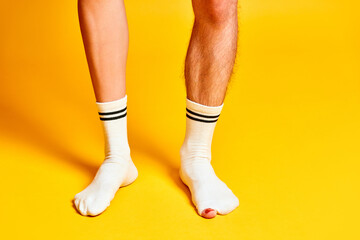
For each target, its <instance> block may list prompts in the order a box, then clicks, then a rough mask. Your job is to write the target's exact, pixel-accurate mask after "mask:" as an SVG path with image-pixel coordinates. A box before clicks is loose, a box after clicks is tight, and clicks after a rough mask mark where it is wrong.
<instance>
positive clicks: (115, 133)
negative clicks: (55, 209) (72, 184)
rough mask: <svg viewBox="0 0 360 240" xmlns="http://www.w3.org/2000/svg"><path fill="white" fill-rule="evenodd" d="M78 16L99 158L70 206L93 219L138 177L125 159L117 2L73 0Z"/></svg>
mask: <svg viewBox="0 0 360 240" xmlns="http://www.w3.org/2000/svg"><path fill="white" fill-rule="evenodd" d="M78 13H79V21H80V28H81V33H82V37H83V42H84V47H85V52H86V58H87V62H88V66H89V70H90V75H91V80H92V84H93V88H94V93H95V97H96V104H97V107H98V111H99V114H100V115H99V117H100V120H101V122H102V126H103V131H104V135H105V160H104V162H103V163H102V165H101V166H100V168H99V169H98V171H97V173H96V176H95V177H94V179H93V181H92V182H91V184H90V185H89V186H88V187H87V188H85V189H84V190H83V191H81V192H80V193H78V194H76V195H75V197H74V203H75V206H76V208H77V210H78V211H79V212H80V213H81V214H82V215H91V216H96V215H98V214H100V213H102V212H103V211H105V209H106V208H107V207H108V206H109V205H110V201H111V200H112V199H113V198H114V196H115V193H116V192H117V191H118V189H119V188H120V187H123V186H126V185H129V184H131V183H132V182H133V181H135V179H136V178H137V174H138V173H137V169H136V167H135V165H134V164H133V162H132V160H131V156H130V148H129V144H128V139H127V118H126V114H124V113H126V103H127V96H126V88H125V87H126V86H125V83H126V82H125V70H126V59H127V52H128V41H129V40H128V26H127V19H126V13H125V6H124V1H123V0H101V1H99V0H79V1H78ZM117 113H120V114H117ZM109 117H110V118H112V119H111V120H108V118H109ZM103 118H105V120H103Z"/></svg>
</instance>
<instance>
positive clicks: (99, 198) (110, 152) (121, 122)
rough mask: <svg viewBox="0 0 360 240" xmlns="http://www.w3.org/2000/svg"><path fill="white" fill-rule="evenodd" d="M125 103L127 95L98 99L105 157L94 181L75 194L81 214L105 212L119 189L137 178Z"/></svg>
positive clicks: (75, 201)
mask: <svg viewBox="0 0 360 240" xmlns="http://www.w3.org/2000/svg"><path fill="white" fill-rule="evenodd" d="M126 105H127V95H125V97H123V98H121V99H118V100H115V101H111V102H96V106H97V108H98V112H99V117H100V120H101V124H102V129H103V132H104V136H105V159H104V161H103V163H102V165H101V166H100V168H99V169H98V171H97V173H96V175H95V177H94V179H93V181H92V182H91V184H90V185H89V186H88V187H87V188H85V189H84V190H83V191H82V192H80V193H78V194H76V195H75V198H74V203H75V206H76V208H77V210H78V211H79V212H80V213H81V214H82V215H91V216H95V215H98V214H100V213H102V212H103V211H104V210H105V209H106V208H107V207H108V206H109V205H110V201H111V200H112V199H113V198H114V196H115V193H116V192H117V190H118V189H119V188H120V187H122V186H126V185H129V184H131V183H132V182H133V181H135V179H136V178H137V175H138V172H137V169H136V167H135V165H134V163H133V162H132V160H131V157H130V148H129V143H128V138H127V117H126V115H127V107H126Z"/></svg>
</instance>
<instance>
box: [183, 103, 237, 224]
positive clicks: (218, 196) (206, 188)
mask: <svg viewBox="0 0 360 240" xmlns="http://www.w3.org/2000/svg"><path fill="white" fill-rule="evenodd" d="M222 108H223V104H222V105H220V106H216V107H210V106H206V105H202V104H199V103H196V102H193V101H191V100H189V99H186V133H185V139H184V142H183V145H182V146H181V149H180V157H181V167H180V177H181V180H182V181H183V182H184V183H185V184H186V185H187V186H188V187H189V189H190V191H191V195H192V201H193V203H194V205H195V206H196V208H197V211H198V213H199V215H201V216H203V217H206V218H212V217H215V216H216V214H217V213H218V214H227V213H230V212H231V211H233V210H234V209H235V208H236V207H237V206H238V205H239V200H238V198H237V197H236V196H235V195H234V194H233V193H232V191H231V190H230V189H229V188H228V187H227V185H226V184H225V183H224V182H222V181H221V180H220V179H219V178H218V177H217V176H216V174H215V172H214V169H213V168H212V166H211V142H212V138H213V133H214V129H215V125H216V122H217V120H218V118H219V116H220V112H221V110H222ZM222 160H223V161H226V159H222Z"/></svg>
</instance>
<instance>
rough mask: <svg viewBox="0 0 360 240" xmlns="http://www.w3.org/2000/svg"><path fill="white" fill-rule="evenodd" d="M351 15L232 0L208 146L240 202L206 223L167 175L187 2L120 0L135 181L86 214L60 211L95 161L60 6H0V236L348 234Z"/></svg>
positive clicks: (179, 119)
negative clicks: (235, 5)
mask: <svg viewBox="0 0 360 240" xmlns="http://www.w3.org/2000/svg"><path fill="white" fill-rule="evenodd" d="M359 6H360V4H359V2H358V1H354V0H353V1H351V0H342V1H340V0H303V1H296V0H272V1H263V0H249V1H241V9H240V40H239V56H238V59H237V65H236V68H235V75H234V77H233V79H232V81H231V85H230V89H229V94H228V96H227V98H226V101H225V105H224V109H223V113H222V117H221V119H220V120H219V122H218V125H217V129H216V132H215V136H214V142H213V165H214V167H215V169H216V171H217V174H218V176H219V177H220V178H221V179H223V180H224V181H225V182H226V183H227V184H228V186H229V187H231V189H232V190H233V191H234V193H235V194H236V195H237V196H238V197H239V199H240V207H239V208H238V209H237V210H236V211H235V212H233V213H231V214H230V215H228V216H225V217H224V216H219V217H216V218H215V219H213V220H206V219H203V218H201V217H199V216H197V215H196V212H195V210H194V207H193V206H192V204H191V202H190V198H189V197H190V195H189V191H188V190H187V188H186V187H184V186H183V185H182V183H181V182H180V180H179V178H178V175H177V168H178V166H179V154H178V150H179V147H180V145H181V142H182V140H183V137H184V130H185V87H184V83H183V82H184V80H183V73H182V70H183V62H184V56H185V53H186V48H187V43H188V41H189V36H190V32H191V26H192V21H193V16H192V10H191V3H190V1H189V0H187V1H185V0H171V1H165V0H152V1H151V0H137V1H130V0H128V1H126V7H127V15H128V18H129V27H130V49H129V59H128V60H129V61H128V65H127V67H128V68H127V69H128V72H127V87H128V92H127V94H128V121H129V124H128V126H129V139H130V146H131V149H132V157H133V160H134V162H135V163H136V165H137V166H138V169H139V172H140V175H139V178H138V180H137V181H136V182H135V183H134V184H133V185H131V186H130V187H126V188H124V189H122V190H121V191H120V192H119V193H118V194H117V196H116V198H115V199H114V200H113V202H112V205H111V206H110V208H109V209H108V210H107V211H105V212H104V213H103V214H102V215H100V216H98V217H96V218H88V217H82V216H80V215H79V214H77V213H76V211H75V209H74V208H73V206H72V203H71V200H72V198H73V196H74V195H75V194H76V193H77V192H79V191H80V190H82V189H83V188H84V187H85V186H87V184H89V182H90V181H91V179H92V177H93V176H94V174H95V171H96V169H97V167H98V165H99V164H100V163H101V161H102V157H103V136H102V132H101V128H100V122H99V120H98V116H97V112H96V108H95V98H94V94H93V92H92V87H91V82H90V78H89V73H88V69H87V64H86V59H85V54H84V49H83V46H82V40H81V35H80V30H79V25H78V19H77V8H76V1H70V0H66V1H65V0H63V1H40V0H33V1H24V0H23V1H5V0H3V1H1V3H0V31H1V37H0V79H1V86H0V96H1V101H0V110H1V118H0V144H1V149H0V158H1V165H2V166H1V168H0V176H1V177H0V178H1V181H0V189H1V190H0V191H1V196H0V206H1V220H0V226H1V227H0V228H1V234H2V235H4V234H5V235H6V236H5V237H4V238H3V236H2V238H3V239H49V238H50V239H87V240H91V239H104V240H105V239H126V240H127V239H197V240H198V239H207V240H210V239H244V240H248V239H249V240H268V239H269V240H270V239H274V240H280V239H284V240H285V239H286V240H289V239H306V240H310V239H314V240H315V239H316V240H318V239H359V237H360V236H359V233H358V231H357V230H356V228H357V227H358V225H359V220H358V219H359V214H360V211H359V202H360V201H359V200H360V197H359V195H360V190H359V180H360V178H359V158H360V150H359V146H360V144H359V143H360V142H359V138H360V86H359V85H360V69H359V67H360V65H359V63H360V47H359V42H360V24H359V23H360V21H359V20H360V19H359Z"/></svg>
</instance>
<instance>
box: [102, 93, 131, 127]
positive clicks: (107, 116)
mask: <svg viewBox="0 0 360 240" xmlns="http://www.w3.org/2000/svg"><path fill="white" fill-rule="evenodd" d="M126 105H127V95H125V96H124V97H123V98H120V99H117V100H114V101H110V102H96V106H97V108H98V112H99V117H100V120H102V121H108V120H116V119H120V118H123V117H125V116H126V114H127V106H126Z"/></svg>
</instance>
